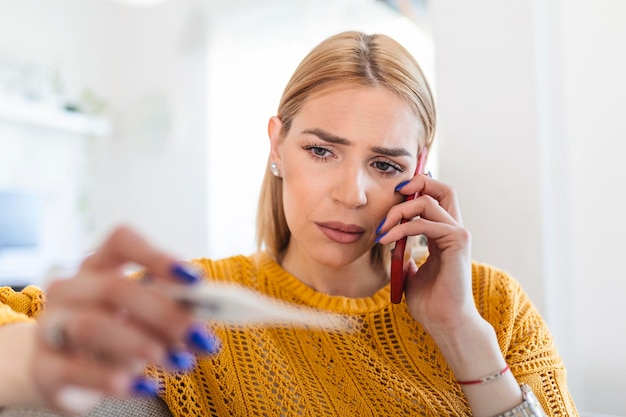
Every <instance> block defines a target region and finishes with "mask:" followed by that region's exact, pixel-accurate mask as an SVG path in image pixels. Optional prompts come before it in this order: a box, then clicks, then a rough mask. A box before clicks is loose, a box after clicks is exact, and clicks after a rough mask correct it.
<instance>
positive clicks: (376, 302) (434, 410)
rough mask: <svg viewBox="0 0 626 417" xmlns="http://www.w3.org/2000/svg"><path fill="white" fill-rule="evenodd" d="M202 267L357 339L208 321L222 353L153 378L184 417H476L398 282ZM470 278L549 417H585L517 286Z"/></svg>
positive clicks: (248, 263)
mask: <svg viewBox="0 0 626 417" xmlns="http://www.w3.org/2000/svg"><path fill="white" fill-rule="evenodd" d="M196 262H197V264H198V265H199V266H200V267H202V268H203V270H204V271H205V273H206V276H207V277H211V278H213V279H215V280H220V281H229V282H236V283H239V284H243V285H245V286H248V287H250V288H253V289H256V290H257V291H260V292H262V293H265V294H267V295H269V296H272V297H275V298H278V299H281V300H284V301H288V302H292V303H296V304H300V305H306V306H310V307H315V308H319V309H322V310H326V311H331V312H336V313H342V314H344V315H345V316H346V317H347V318H348V319H349V320H351V321H352V323H353V325H354V326H356V328H357V331H355V332H349V333H338V332H330V333H327V332H322V331H317V330H303V329H295V328H285V327H281V328H261V327H241V328H234V329H233V328H224V327H222V326H219V325H216V324H214V323H209V324H208V327H209V328H210V329H211V330H212V331H213V332H214V333H216V334H217V335H218V336H219V338H220V340H221V342H222V348H221V351H220V353H219V354H217V355H215V356H209V357H202V358H200V359H199V361H198V364H197V366H196V368H195V369H194V370H193V371H192V372H190V373H168V372H166V371H163V370H162V369H158V368H150V369H149V370H148V373H149V374H151V375H153V376H156V377H158V378H159V380H160V382H161V388H162V397H163V399H164V400H165V401H166V402H167V404H168V406H169V408H170V410H171V411H172V413H173V414H174V415H175V416H227V415H230V416H376V417H378V416H386V415H390V416H391V415H393V416H399V415H407V416H437V417H440V416H469V415H470V410H469V407H468V404H467V401H466V400H465V398H464V395H463V392H462V391H461V389H460V387H459V385H458V384H456V383H455V382H454V381H455V379H454V375H453V374H452V373H451V371H450V369H449V367H448V365H447V364H446V362H445V360H444V358H443V357H442V355H441V353H440V352H439V349H438V348H437V346H436V345H435V343H434V342H433V340H432V339H431V338H430V336H429V335H428V334H427V333H426V332H425V331H424V330H423V329H422V327H421V326H420V325H419V323H417V322H416V321H415V320H414V319H413V318H412V317H411V316H410V314H409V312H408V310H407V308H406V304H404V303H401V304H391V303H390V301H389V286H386V287H385V288H383V289H381V290H380V291H378V292H377V293H376V294H374V295H373V296H372V297H369V298H360V299H351V298H346V297H341V296H329V295H326V294H322V293H319V292H316V291H314V290H313V289H311V288H309V287H307V286H306V285H304V284H303V283H301V282H300V281H299V280H297V279H296V278H295V277H293V276H291V275H290V274H288V273H287V272H286V271H285V270H283V269H282V268H281V267H280V266H279V265H278V264H277V263H276V262H275V261H273V260H272V259H271V258H270V257H269V256H268V255H266V254H261V255H258V256H256V257H245V256H237V257H233V258H228V259H223V260H220V261H210V260H198V261H196ZM472 274H473V291H474V297H475V300H476V306H477V308H478V310H479V311H480V313H481V314H482V316H483V317H484V318H485V319H486V320H487V321H489V322H490V323H491V324H492V325H493V327H494V328H495V330H496V332H497V336H498V341H499V344H500V348H501V350H502V352H503V354H504V356H505V358H506V361H507V363H508V364H509V366H510V367H511V371H512V372H513V374H514V375H515V377H516V378H517V380H518V381H519V382H520V383H522V382H525V383H527V384H529V385H530V386H531V387H532V389H533V390H534V392H535V393H536V395H537V397H538V398H539V400H540V401H541V403H542V404H543V407H544V409H545V410H546V413H547V414H548V415H549V416H578V413H577V411H576V408H575V406H574V403H573V401H572V398H571V396H570V394H569V391H568V389H567V385H566V374H565V369H564V366H563V363H562V360H561V358H560V356H559V354H558V352H557V349H556V347H555V346H554V343H553V339H552V336H551V334H550V332H549V330H548V329H547V327H546V325H545V323H544V321H543V320H542V318H541V317H540V315H539V313H538V312H537V310H536V309H535V307H534V306H533V305H532V303H531V302H530V301H529V300H528V298H527V297H526V295H525V294H524V292H523V291H522V289H521V287H520V285H519V284H518V283H517V282H516V281H514V280H513V279H511V278H510V277H509V276H508V275H506V274H505V273H503V272H502V271H499V270H497V269H495V268H493V267H490V266H488V265H483V264H478V263H474V264H473V266H472ZM5 300H6V298H5V299H1V300H0V301H3V302H6V301H5ZM1 322H2V320H1V319H0V323H1Z"/></svg>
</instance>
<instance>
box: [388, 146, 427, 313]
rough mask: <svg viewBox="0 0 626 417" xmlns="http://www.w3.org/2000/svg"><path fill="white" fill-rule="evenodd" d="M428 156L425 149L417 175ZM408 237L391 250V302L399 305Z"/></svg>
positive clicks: (421, 170) (406, 220)
mask: <svg viewBox="0 0 626 417" xmlns="http://www.w3.org/2000/svg"><path fill="white" fill-rule="evenodd" d="M427 156H428V148H424V149H423V150H422V153H421V154H420V156H419V159H418V161H417V168H416V169H415V175H420V174H422V173H423V172H424V167H425V166H426V157H427ZM418 196H419V193H416V194H412V195H408V196H406V198H405V199H404V201H409V200H413V199H414V198H415V197H418ZM408 221H409V220H408V219H402V221H401V223H406V222H408ZM406 239H407V238H406V236H405V237H403V238H402V239H400V240H398V241H397V242H396V245H395V246H394V248H393V249H392V250H391V302H392V303H394V304H399V303H400V302H401V301H402V294H403V293H404V285H405V281H406V280H405V278H404V251H405V249H406Z"/></svg>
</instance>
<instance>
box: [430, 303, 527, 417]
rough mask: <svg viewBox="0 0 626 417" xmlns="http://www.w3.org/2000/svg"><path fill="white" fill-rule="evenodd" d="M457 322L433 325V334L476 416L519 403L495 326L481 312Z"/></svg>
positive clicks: (500, 410)
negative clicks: (438, 325) (447, 324)
mask: <svg viewBox="0 0 626 417" xmlns="http://www.w3.org/2000/svg"><path fill="white" fill-rule="evenodd" d="M469 317H470V318H468V319H467V320H459V321H458V322H457V323H456V324H455V326H446V327H445V328H443V327H438V328H434V329H433V328H431V329H430V330H431V332H432V333H430V335H431V337H433V339H434V341H435V343H436V344H437V346H438V347H439V350H440V351H441V353H442V354H443V356H444V358H445V359H446V362H447V363H448V365H449V366H450V369H451V370H452V372H453V374H454V377H455V379H456V380H457V381H460V387H461V389H462V390H463V392H464V393H465V396H466V398H467V400H468V402H469V404H470V407H471V409H472V415H474V416H494V415H498V414H499V413H502V412H504V411H506V410H510V409H511V408H513V407H515V406H517V405H519V404H520V403H521V402H522V395H521V390H520V388H519V385H518V383H517V381H516V380H515V377H514V376H513V374H512V373H511V372H510V370H509V368H508V364H507V363H506V361H505V359H504V356H503V355H502V352H501V351H500V346H499V344H498V338H497V335H496V332H495V330H494V328H493V327H492V326H491V324H489V323H488V322H487V321H486V320H484V319H483V318H482V317H480V315H478V314H476V315H475V316H473V315H470V316H469Z"/></svg>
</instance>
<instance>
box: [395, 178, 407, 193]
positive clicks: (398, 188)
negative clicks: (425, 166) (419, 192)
mask: <svg viewBox="0 0 626 417" xmlns="http://www.w3.org/2000/svg"><path fill="white" fill-rule="evenodd" d="M409 182H411V181H410V180H407V181H402V182H401V183H400V184H398V185H396V188H395V189H394V191H395V192H396V193H397V192H398V191H400V190H401V189H402V187H404V186H405V185H407V184H408V183H409Z"/></svg>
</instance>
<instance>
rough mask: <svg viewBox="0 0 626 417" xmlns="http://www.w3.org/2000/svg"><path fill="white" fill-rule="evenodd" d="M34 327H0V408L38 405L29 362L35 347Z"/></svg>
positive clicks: (37, 396) (26, 324) (21, 324)
mask: <svg viewBox="0 0 626 417" xmlns="http://www.w3.org/2000/svg"><path fill="white" fill-rule="evenodd" d="M36 326H37V325H36V324H35V323H15V324H7V325H4V326H0V340H11V343H3V344H1V345H0V358H1V359H0V363H1V365H0V407H4V406H14V405H41V403H42V399H41V397H40V396H39V395H38V394H37V390H36V388H35V386H34V384H33V381H32V377H31V376H32V372H33V371H32V370H31V365H30V364H31V359H32V355H33V354H34V346H35V332H36Z"/></svg>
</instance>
